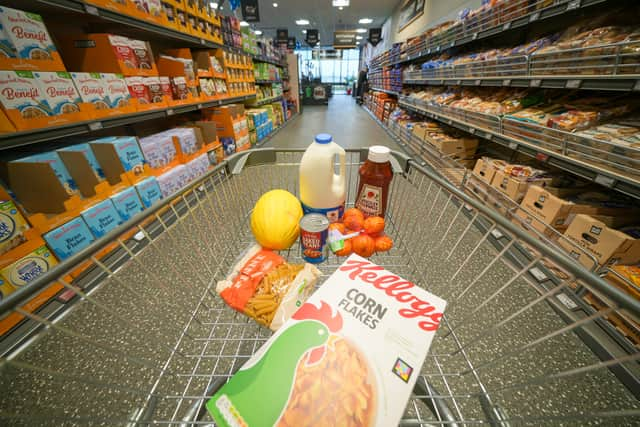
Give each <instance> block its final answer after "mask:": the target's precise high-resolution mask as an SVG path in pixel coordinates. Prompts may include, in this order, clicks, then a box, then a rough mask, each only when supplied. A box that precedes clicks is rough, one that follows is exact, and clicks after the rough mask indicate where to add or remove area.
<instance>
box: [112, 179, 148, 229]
mask: <svg viewBox="0 0 640 427" xmlns="http://www.w3.org/2000/svg"><path fill="white" fill-rule="evenodd" d="M111 201H112V202H113V205H114V206H115V208H116V211H118V213H119V214H120V217H121V218H122V221H127V220H129V219H131V217H133V216H134V215H136V214H137V213H139V212H142V211H143V210H144V206H142V203H141V202H140V198H139V197H138V193H137V192H136V189H135V188H134V187H128V188H127V189H125V190H122V191H121V192H119V193H118V194H115V195H113V196H111Z"/></svg>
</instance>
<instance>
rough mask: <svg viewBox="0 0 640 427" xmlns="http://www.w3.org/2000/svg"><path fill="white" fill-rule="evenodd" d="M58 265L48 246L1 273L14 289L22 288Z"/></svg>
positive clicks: (0, 275) (9, 266)
mask: <svg viewBox="0 0 640 427" xmlns="http://www.w3.org/2000/svg"><path fill="white" fill-rule="evenodd" d="M57 264H58V260H56V257H54V256H53V255H52V254H51V252H50V251H49V249H48V248H47V247H46V246H41V247H39V248H37V249H35V250H34V251H33V252H31V253H30V254H28V255H26V256H24V257H22V258H20V259H19V260H18V261H16V262H14V263H13V264H10V265H8V266H6V267H4V268H3V269H2V271H0V277H2V279H4V282H6V283H8V284H9V285H10V286H12V287H13V288H16V289H17V288H21V287H23V286H27V285H28V284H29V283H31V282H32V281H34V280H35V279H37V278H38V277H40V276H42V275H43V274H45V273H47V272H48V271H49V270H51V269H52V268H53V267H54V266H55V265H57Z"/></svg>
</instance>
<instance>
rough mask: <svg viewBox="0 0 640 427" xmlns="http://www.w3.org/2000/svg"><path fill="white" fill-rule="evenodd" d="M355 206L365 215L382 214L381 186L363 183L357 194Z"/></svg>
mask: <svg viewBox="0 0 640 427" xmlns="http://www.w3.org/2000/svg"><path fill="white" fill-rule="evenodd" d="M356 207H357V208H358V209H360V210H361V211H362V213H363V214H364V215H365V216H380V215H381V214H382V188H381V187H376V186H375V185H369V184H364V185H363V186H362V189H361V190H360V194H358V200H356Z"/></svg>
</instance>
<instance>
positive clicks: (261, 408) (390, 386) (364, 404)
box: [206, 255, 446, 426]
mask: <svg viewBox="0 0 640 427" xmlns="http://www.w3.org/2000/svg"><path fill="white" fill-rule="evenodd" d="M257 262H260V260H259V261H257ZM262 262H264V261H262ZM254 264H255V262H254ZM220 283H222V284H223V285H224V282H219V284H218V285H219V286H220ZM241 285H242V283H240V284H238V285H237V286H236V287H238V288H239V287H240V286H241ZM220 287H221V286H220ZM254 287H255V286H254ZM400 288H402V289H403V291H402V292H400V293H398V292H396V291H392V289H396V290H397V289H400ZM228 289H229V288H227V289H223V290H222V291H219V292H227V290H228ZM216 290H218V289H216ZM238 294H239V293H238ZM239 296H240V298H239V299H236V300H234V303H235V304H236V305H238V304H242V305H246V304H245V302H244V299H246V298H244V299H243V298H242V295H240V294H239ZM225 301H227V299H226V298H225ZM238 301H239V302H238ZM294 302H295V299H294ZM297 304H298V305H300V308H299V309H298V310H297V311H295V312H294V314H293V315H292V316H291V317H290V318H288V320H286V321H285V322H284V323H283V324H281V326H280V327H279V329H278V331H277V332H276V333H275V334H273V335H272V336H271V338H269V340H267V342H266V343H265V344H263V346H262V348H260V349H259V350H258V351H257V352H256V353H255V354H254V356H253V357H252V358H251V359H249V361H247V362H246V364H245V365H244V366H243V367H241V368H240V370H239V371H238V372H237V373H236V374H235V375H234V376H233V377H231V379H230V380H229V381H228V382H227V383H226V384H224V385H223V386H222V387H221V388H220V389H219V390H218V391H217V392H216V393H215V394H214V395H213V397H212V398H211V399H210V400H209V401H208V402H207V404H206V407H207V409H208V411H209V413H210V414H211V415H212V416H213V418H214V420H215V422H216V424H217V425H220V426H237V425H269V426H270V425H285V424H286V425H301V421H300V420H301V419H303V420H313V424H316V425H322V426H324V425H333V424H335V423H337V425H347V424H349V421H348V420H355V419H358V420H359V421H358V422H354V423H353V424H354V425H363V426H372V425H378V426H392V425H397V424H398V423H399V422H400V419H401V417H402V414H403V413H404V412H405V408H406V405H407V401H408V399H409V398H410V396H411V393H412V391H413V388H414V385H415V383H416V381H417V380H418V378H419V377H420V375H419V374H420V369H421V367H422V365H423V363H424V361H425V358H426V356H427V353H428V351H429V347H430V346H431V343H432V341H433V339H434V337H435V335H436V332H437V330H438V326H439V324H440V320H441V318H442V315H443V312H444V310H445V306H446V302H445V301H444V300H442V299H441V298H438V297H437V296H435V295H433V294H431V293H429V292H427V291H426V290H424V289H422V288H421V287H419V286H416V285H415V284H413V283H411V282H409V281H407V280H405V279H403V278H401V277H400V276H398V275H396V274H394V273H392V272H389V271H387V270H385V269H384V268H382V267H380V266H377V265H375V264H373V263H371V262H370V261H368V260H366V259H364V258H361V257H359V256H357V255H351V256H350V257H349V258H347V260H346V261H345V262H344V264H342V265H341V266H339V267H338V269H337V270H336V271H335V272H334V273H333V274H332V275H331V276H330V277H329V278H328V279H327V280H326V281H325V282H324V284H323V285H322V286H321V287H320V288H318V290H316V291H315V293H314V294H312V295H311V296H310V297H309V299H308V300H307V301H306V302H304V301H302V302H300V301H298V303H297ZM418 307H420V308H419V309H418ZM234 308H235V307H234ZM236 309H237V310H238V308H236ZM281 362H284V363H281ZM344 375H348V376H349V379H348V380H345V377H344ZM345 402H350V403H349V404H348V405H345V404H344V403H345ZM322 408H332V409H331V410H323V409H322ZM298 417H301V418H298Z"/></svg>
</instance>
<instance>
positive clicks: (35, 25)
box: [0, 6, 56, 60]
mask: <svg viewBox="0 0 640 427" xmlns="http://www.w3.org/2000/svg"><path fill="white" fill-rule="evenodd" d="M0 24H1V25H2V28H3V29H4V34H5V37H7V39H8V41H9V42H10V43H11V46H13V48H14V49H15V51H16V53H17V56H18V58H25V59H40V60H51V59H52V57H51V53H52V52H55V51H56V46H55V45H54V44H53V40H51V36H50V35H49V32H48V31H47V27H46V26H45V25H44V22H43V21H42V17H41V16H40V15H37V14H35V13H29V12H23V11H22V10H16V9H11V8H8V7H5V6H2V7H0ZM3 44H4V43H3ZM7 44H8V43H7Z"/></svg>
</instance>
